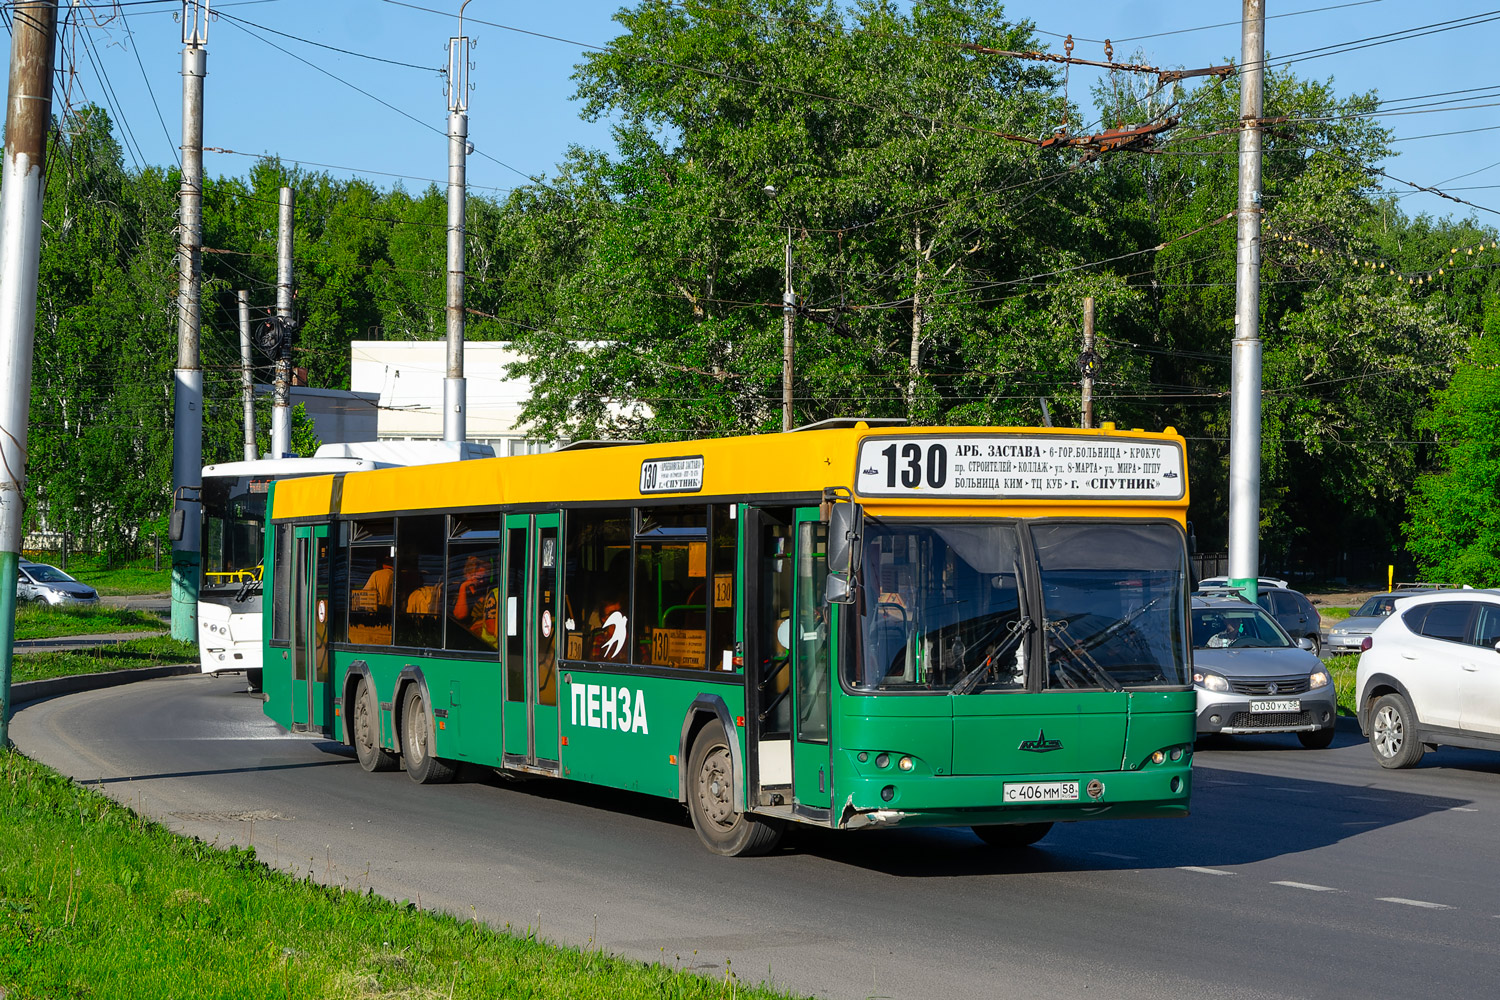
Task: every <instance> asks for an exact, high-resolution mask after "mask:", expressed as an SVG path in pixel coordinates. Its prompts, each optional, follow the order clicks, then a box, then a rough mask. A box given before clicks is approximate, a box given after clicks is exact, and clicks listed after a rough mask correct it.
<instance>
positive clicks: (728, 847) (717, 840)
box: [687, 719, 782, 858]
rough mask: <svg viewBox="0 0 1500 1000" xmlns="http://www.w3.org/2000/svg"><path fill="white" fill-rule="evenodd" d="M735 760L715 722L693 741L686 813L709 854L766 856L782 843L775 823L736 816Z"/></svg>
mask: <svg viewBox="0 0 1500 1000" xmlns="http://www.w3.org/2000/svg"><path fill="white" fill-rule="evenodd" d="M734 789H735V782H734V757H733V755H731V754H730V752H729V737H728V735H727V734H726V733H725V732H724V725H723V723H721V722H719V721H718V720H717V719H715V720H714V721H713V722H710V723H709V724H708V725H706V726H704V727H703V729H702V731H701V732H699V733H698V738H697V739H695V740H693V752H692V753H691V754H690V755H689V757H688V784H687V800H688V803H687V804H688V813H689V815H691V816H692V818H693V827H694V829H696V830H697V831H698V837H699V838H700V839H701V840H702V841H703V844H704V846H706V847H707V848H708V849H709V850H710V851H713V852H714V853H715V854H722V855H724V856H725V857H731V858H735V857H744V856H753V855H757V854H765V853H766V852H767V851H770V850H771V849H772V848H774V847H775V846H776V844H777V842H778V841H780V840H781V831H782V824H781V823H780V822H779V821H777V820H770V819H766V818H764V817H761V816H752V815H750V814H749V813H747V812H737V811H736V810H735V802H734Z"/></svg>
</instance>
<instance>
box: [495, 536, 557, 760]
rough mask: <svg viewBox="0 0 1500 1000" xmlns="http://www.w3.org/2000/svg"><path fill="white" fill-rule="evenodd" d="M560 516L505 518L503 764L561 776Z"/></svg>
mask: <svg viewBox="0 0 1500 1000" xmlns="http://www.w3.org/2000/svg"><path fill="white" fill-rule="evenodd" d="M559 520H560V519H559V516H558V515H557V514H536V515H532V514H511V515H508V516H507V517H506V518H505V539H506V544H505V566H506V569H505V580H506V587H505V597H504V616H505V631H504V635H503V641H504V643H505V707H504V721H503V728H504V735H503V739H504V749H505V762H506V763H507V764H509V765H511V766H515V767H521V768H524V769H526V770H531V771H544V772H546V773H549V774H557V773H559V772H560V770H561V768H560V766H559V763H558V761H559V756H558V747H559V736H560V735H561V734H560V726H559V721H560V716H559V715H558V708H557V692H558V677H557V635H558V631H559V630H560V628H561V627H562V625H561V622H560V620H559V618H558V599H559V587H558V584H559V583H560V582H561V581H560V579H559V576H558V570H559V563H560V561H561V553H562V549H561V540H560V539H559V532H558V526H559Z"/></svg>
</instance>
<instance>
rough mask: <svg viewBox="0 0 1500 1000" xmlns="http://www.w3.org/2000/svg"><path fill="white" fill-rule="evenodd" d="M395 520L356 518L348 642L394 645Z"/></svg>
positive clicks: (353, 533) (351, 568)
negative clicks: (392, 642)
mask: <svg viewBox="0 0 1500 1000" xmlns="http://www.w3.org/2000/svg"><path fill="white" fill-rule="evenodd" d="M395 541H396V524H395V521H393V520H390V519H386V520H381V521H356V522H354V525H353V528H352V529H351V538H350V550H349V586H350V588H351V589H350V591H349V641H350V642H352V643H360V644H363V645H366V646H389V645H390V644H391V616H392V603H393V600H394V595H395V585H396V571H395V568H394V555H393V551H392V550H393V549H394V548H395V544H394V543H395Z"/></svg>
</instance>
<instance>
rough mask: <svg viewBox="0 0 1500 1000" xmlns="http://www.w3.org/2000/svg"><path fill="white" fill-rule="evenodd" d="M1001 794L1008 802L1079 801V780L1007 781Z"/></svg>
mask: <svg viewBox="0 0 1500 1000" xmlns="http://www.w3.org/2000/svg"><path fill="white" fill-rule="evenodd" d="M1000 794H1001V797H1002V798H1003V799H1004V800H1005V801H1006V802H1077V801H1078V782H1076V781H1021V782H1014V783H1012V782H1006V783H1005V786H1004V787H1003V788H1002V789H1001V792H1000Z"/></svg>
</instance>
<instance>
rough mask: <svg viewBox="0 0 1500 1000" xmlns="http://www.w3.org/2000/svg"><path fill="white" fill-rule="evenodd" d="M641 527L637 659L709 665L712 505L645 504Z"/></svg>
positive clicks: (650, 662) (695, 666) (663, 664)
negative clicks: (710, 521) (661, 505)
mask: <svg viewBox="0 0 1500 1000" xmlns="http://www.w3.org/2000/svg"><path fill="white" fill-rule="evenodd" d="M639 515H640V526H639V528H638V529H637V532H636V561H635V566H636V580H635V619H636V642H637V646H636V656H635V662H636V663H640V664H645V665H650V666H658V667H684V668H688V669H691V670H702V669H704V668H706V667H707V666H708V608H709V604H710V602H711V601H712V599H713V594H712V593H711V592H710V589H709V585H710V580H709V575H708V508H707V507H661V508H641V509H640V511H639Z"/></svg>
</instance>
